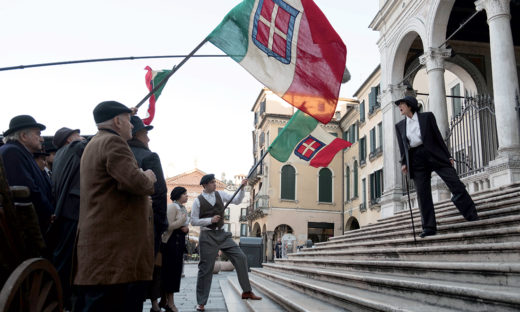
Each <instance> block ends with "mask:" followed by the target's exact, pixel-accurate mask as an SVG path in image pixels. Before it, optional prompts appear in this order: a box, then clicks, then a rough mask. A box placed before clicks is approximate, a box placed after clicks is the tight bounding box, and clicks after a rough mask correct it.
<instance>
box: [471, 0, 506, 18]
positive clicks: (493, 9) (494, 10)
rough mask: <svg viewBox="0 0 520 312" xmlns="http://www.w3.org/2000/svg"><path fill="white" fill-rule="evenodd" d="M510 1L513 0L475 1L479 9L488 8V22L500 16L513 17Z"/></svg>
mask: <svg viewBox="0 0 520 312" xmlns="http://www.w3.org/2000/svg"><path fill="white" fill-rule="evenodd" d="M509 2H511V0H478V1H475V7H476V9H477V11H482V10H486V15H487V18H488V22H489V21H490V20H492V19H494V18H497V17H500V16H505V17H507V18H508V19H511V11H510V9H509Z"/></svg>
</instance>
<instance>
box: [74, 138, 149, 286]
mask: <svg viewBox="0 0 520 312" xmlns="http://www.w3.org/2000/svg"><path fill="white" fill-rule="evenodd" d="M80 185H81V186H80V189H81V201H80V214H79V223H78V232H77V237H76V246H75V247H76V248H75V254H74V256H75V258H74V284H75V285H111V284H119V283H128V282H133V281H143V280H151V279H152V272H153V264H154V255H153V248H154V247H153V212H152V202H151V199H150V197H149V195H151V194H153V192H154V187H153V186H154V185H153V183H152V182H151V181H150V180H148V178H147V177H146V176H145V174H144V173H143V171H142V170H141V169H139V167H138V166H137V162H136V160H135V158H134V155H133V154H132V151H131V150H130V147H129V146H128V144H127V142H126V141H125V140H124V139H123V138H121V137H120V136H119V135H117V134H116V133H115V132H111V131H106V130H100V131H99V132H98V133H97V134H96V135H95V136H94V137H93V138H92V140H91V141H90V142H89V144H88V145H87V147H86V148H85V151H84V153H83V156H82V159H81V167H80Z"/></svg>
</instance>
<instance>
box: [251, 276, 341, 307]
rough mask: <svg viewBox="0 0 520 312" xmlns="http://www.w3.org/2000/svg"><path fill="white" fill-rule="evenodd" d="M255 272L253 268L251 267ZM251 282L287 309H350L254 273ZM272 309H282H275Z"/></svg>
mask: <svg viewBox="0 0 520 312" xmlns="http://www.w3.org/2000/svg"><path fill="white" fill-rule="evenodd" d="M251 271H252V272H253V269H251ZM249 279H250V281H251V284H253V285H255V287H256V288H257V289H261V290H262V292H263V293H264V294H266V295H267V296H269V298H270V299H271V300H272V301H274V302H276V303H277V304H278V305H279V306H280V307H283V308H284V309H285V310H287V311H300V312H322V311H350V310H346V309H344V308H342V307H340V306H337V305H333V304H331V303H328V302H326V301H323V300H320V299H318V298H313V297H309V296H308V295H307V294H304V293H301V292H299V291H297V290H295V289H292V288H291V287H286V286H284V285H281V284H279V283H275V282H273V281H270V280H268V279H265V278H262V277H261V276H258V275H255V274H254V273H252V274H251V275H250V276H249ZM271 311H280V310H279V309H273V310H270V311H269V312H271Z"/></svg>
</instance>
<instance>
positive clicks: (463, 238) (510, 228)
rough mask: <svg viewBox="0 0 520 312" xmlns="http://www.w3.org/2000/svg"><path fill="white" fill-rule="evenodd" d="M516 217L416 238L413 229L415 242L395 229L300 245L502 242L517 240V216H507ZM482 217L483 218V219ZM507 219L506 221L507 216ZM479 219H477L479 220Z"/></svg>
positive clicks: (322, 248) (326, 247)
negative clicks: (379, 233)
mask: <svg viewBox="0 0 520 312" xmlns="http://www.w3.org/2000/svg"><path fill="white" fill-rule="evenodd" d="M507 218H511V219H513V218H514V219H516V221H515V222H514V223H513V224H512V225H511V224H500V225H497V224H495V227H486V229H481V228H479V227H478V226H476V227H471V228H465V229H466V230H465V231H460V229H459V230H453V231H450V228H451V227H456V226H457V225H453V226H451V225H450V226H445V227H439V231H438V232H437V235H434V236H428V237H426V238H420V237H419V233H421V231H420V230H418V229H416V235H417V242H416V243H415V242H414V238H413V233H412V231H411V230H405V231H399V232H395V233H391V234H390V235H389V234H387V235H374V236H370V237H367V238H366V239H365V240H363V239H356V240H350V241H340V242H333V243H329V244H323V245H319V246H315V247H314V248H305V249H302V251H304V252H320V251H327V250H337V249H342V248H343V249H352V248H358V249H359V248H362V247H365V248H378V247H381V248H382V247H395V248H397V247H413V246H439V245H450V244H454V243H459V244H462V243H464V244H476V243H506V242H520V216H517V217H507ZM483 221H484V220H483ZM507 221H510V220H509V219H508V220H507ZM479 222H481V221H479Z"/></svg>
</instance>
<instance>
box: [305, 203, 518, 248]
mask: <svg viewBox="0 0 520 312" xmlns="http://www.w3.org/2000/svg"><path fill="white" fill-rule="evenodd" d="M519 215H520V205H518V206H515V207H505V208H500V209H494V210H490V211H485V212H482V213H480V218H481V220H479V221H474V222H467V221H465V220H464V219H463V217H462V216H460V215H457V216H454V217H444V216H437V230H438V231H439V232H442V231H444V230H446V231H452V232H453V231H457V230H460V231H465V230H467V229H470V228H495V227H496V226H499V227H500V226H503V224H505V223H507V224H511V223H513V224H514V223H516V222H518V216H519ZM420 218H421V217H420V214H414V224H415V228H416V232H419V233H420V232H421V231H422V229H421V219H420ZM411 225H412V224H411V220H410V216H409V215H408V218H403V220H400V221H396V222H395V223H390V224H385V225H382V226H377V227H365V228H363V229H359V230H353V231H349V232H348V234H344V235H340V236H335V237H331V238H329V240H328V241H326V242H321V243H316V244H315V246H316V247H318V246H323V245H328V244H333V243H338V242H347V241H350V242H352V241H356V240H366V239H367V238H370V239H379V238H381V237H390V236H391V235H393V234H394V233H397V237H399V235H400V234H403V233H402V231H405V232H406V233H408V232H411V230H412V229H411ZM507 226H509V225H507Z"/></svg>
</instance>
